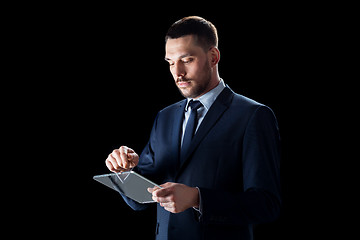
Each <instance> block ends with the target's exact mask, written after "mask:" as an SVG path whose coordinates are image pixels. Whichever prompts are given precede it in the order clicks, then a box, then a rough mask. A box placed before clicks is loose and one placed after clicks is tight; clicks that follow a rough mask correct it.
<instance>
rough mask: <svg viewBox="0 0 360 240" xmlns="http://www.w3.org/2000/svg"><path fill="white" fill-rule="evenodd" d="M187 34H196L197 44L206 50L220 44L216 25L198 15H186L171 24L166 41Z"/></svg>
mask: <svg viewBox="0 0 360 240" xmlns="http://www.w3.org/2000/svg"><path fill="white" fill-rule="evenodd" d="M187 35H194V36H196V40H197V44H198V45H199V46H201V47H202V48H203V49H204V51H205V52H207V51H208V50H209V49H210V48H211V47H217V46H218V35H217V30H216V28H215V26H214V25H213V24H212V23H211V22H209V21H207V20H205V19H204V18H201V17H198V16H189V17H184V18H182V19H180V20H179V21H177V22H175V23H174V24H173V25H171V27H170V28H169V30H168V32H167V33H166V36H165V43H166V42H167V40H168V39H176V38H180V37H183V36H187Z"/></svg>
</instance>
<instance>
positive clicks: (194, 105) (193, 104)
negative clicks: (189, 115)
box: [189, 100, 202, 111]
mask: <svg viewBox="0 0 360 240" xmlns="http://www.w3.org/2000/svg"><path fill="white" fill-rule="evenodd" d="M189 105H190V107H191V111H192V110H197V109H198V108H200V107H201V106H202V104H201V102H200V101H198V100H195V101H194V100H191V101H190V102H189Z"/></svg>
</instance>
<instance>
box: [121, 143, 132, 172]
mask: <svg viewBox="0 0 360 240" xmlns="http://www.w3.org/2000/svg"><path fill="white" fill-rule="evenodd" d="M119 150H120V158H121V162H122V165H121V166H122V167H123V168H129V166H130V162H129V159H128V147H125V146H121V147H120V149H119Z"/></svg>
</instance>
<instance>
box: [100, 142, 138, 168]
mask: <svg viewBox="0 0 360 240" xmlns="http://www.w3.org/2000/svg"><path fill="white" fill-rule="evenodd" d="M138 163H139V156H138V155H137V154H136V152H135V151H134V150H132V149H131V148H128V147H125V146H121V147H120V148H119V149H115V150H114V151H112V153H110V154H109V156H108V158H107V159H106V160H105V164H106V166H107V168H108V169H109V170H110V171H112V172H124V171H127V170H129V169H131V168H133V167H136V166H137V165H138Z"/></svg>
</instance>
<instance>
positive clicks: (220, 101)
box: [176, 86, 233, 178]
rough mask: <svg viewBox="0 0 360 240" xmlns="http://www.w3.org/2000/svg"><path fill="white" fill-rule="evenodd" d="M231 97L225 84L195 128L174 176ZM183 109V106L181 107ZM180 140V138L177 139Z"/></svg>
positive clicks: (227, 105)
mask: <svg viewBox="0 0 360 240" xmlns="http://www.w3.org/2000/svg"><path fill="white" fill-rule="evenodd" d="M232 97H233V92H232V90H231V89H230V88H229V87H228V86H226V87H225V88H224V90H223V91H222V92H221V93H220V95H219V96H218V98H217V99H216V100H215V102H214V103H213V105H212V106H211V107H210V109H209V111H208V112H207V114H206V115H205V118H204V120H203V121H202V123H201V125H200V127H199V129H198V130H197V132H196V134H195V136H194V139H193V140H192V142H191V145H190V148H189V151H188V152H187V153H186V154H185V156H184V157H185V159H184V160H181V162H182V164H181V166H180V169H179V171H178V174H177V176H176V178H177V177H178V176H179V174H180V173H181V171H182V169H183V168H184V166H186V164H187V162H188V161H189V157H190V156H191V154H192V153H193V152H194V150H195V149H196V148H197V146H198V145H199V144H200V142H201V141H202V139H203V138H204V137H205V136H206V135H207V133H208V132H209V131H210V130H211V128H212V127H213V126H214V125H215V123H216V122H217V121H218V119H219V118H220V117H221V115H222V114H223V113H224V112H225V110H226V109H227V108H228V107H229V105H230V103H231V100H232ZM182 109H183V108H182ZM179 141H180V140H179Z"/></svg>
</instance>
